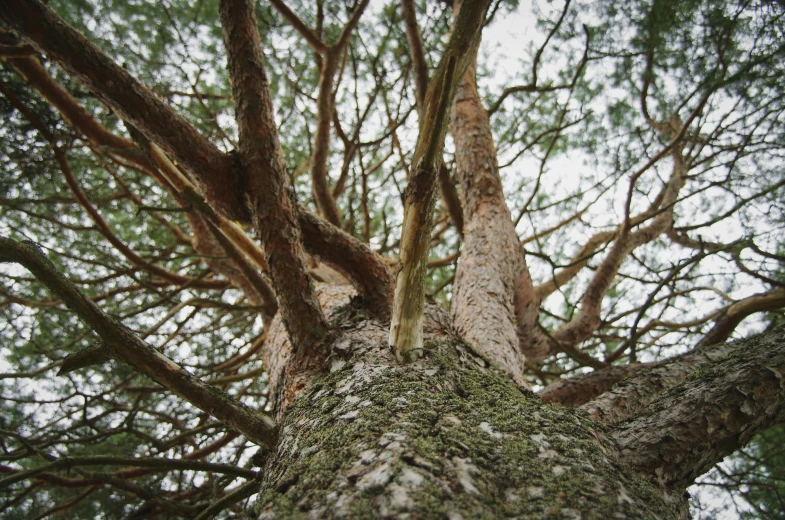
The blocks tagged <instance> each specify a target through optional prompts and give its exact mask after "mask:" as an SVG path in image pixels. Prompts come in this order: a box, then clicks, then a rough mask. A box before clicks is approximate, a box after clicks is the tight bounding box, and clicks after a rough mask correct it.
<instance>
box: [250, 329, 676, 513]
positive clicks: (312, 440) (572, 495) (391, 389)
mask: <svg viewBox="0 0 785 520" xmlns="http://www.w3.org/2000/svg"><path fill="white" fill-rule="evenodd" d="M461 352H463V354H464V356H463V359H462V358H461V355H460V354H461ZM467 352H468V351H467V349H465V348H463V349H461V346H460V345H456V344H455V343H454V342H452V341H441V342H431V343H430V344H429V348H428V349H426V355H425V358H424V359H422V360H420V361H418V362H417V363H416V364H415V365H407V366H397V365H395V364H394V363H392V362H390V363H378V364H371V363H367V362H365V361H357V362H351V363H347V364H346V365H345V366H343V367H342V368H341V369H340V370H337V371H335V372H333V373H331V374H328V375H326V376H324V377H322V378H320V380H318V381H317V382H315V383H314V384H313V386H312V388H311V390H310V392H309V393H308V394H307V395H306V396H304V397H303V398H301V399H299V400H298V402H297V403H296V404H295V405H294V406H293V407H292V408H291V409H290V410H289V412H288V413H287V417H286V421H285V423H284V427H283V431H282V434H281V439H282V440H281V444H280V445H279V449H278V453H277V455H276V456H275V457H273V458H272V460H271V461H270V464H269V465H268V480H267V482H266V483H265V489H264V491H263V493H262V495H261V498H260V500H259V504H258V509H259V511H260V512H261V517H262V518H308V517H314V516H317V517H319V518H323V517H332V516H340V515H341V514H349V515H350V517H351V518H379V517H380V516H385V515H386V516H395V517H399V516H401V515H403V516H406V515H409V516H410V517H412V518H461V517H462V518H466V519H468V518H500V517H510V518H512V517H514V518H531V519H535V518H537V519H539V518H549V517H552V518H670V517H672V516H673V512H672V511H673V510H672V509H671V508H670V506H669V505H668V504H666V502H665V501H664V499H663V497H662V495H661V494H660V493H659V492H658V491H657V490H656V489H655V488H654V487H652V486H651V485H650V484H649V483H648V482H646V481H644V480H642V479H640V478H638V477H636V476H634V475H632V474H631V472H630V471H629V470H628V469H627V468H626V467H625V466H624V465H623V464H622V463H621V462H620V461H619V460H617V459H616V457H615V454H614V451H613V449H612V448H611V447H610V445H609V444H606V443H605V441H603V439H604V438H605V434H604V431H603V427H602V426H600V425H598V424H597V423H594V422H592V421H590V420H589V419H588V418H587V417H586V416H585V415H584V414H582V413H581V412H578V411H575V410H572V409H566V408H562V407H555V406H548V405H544V404H543V403H542V402H541V401H540V400H539V398H537V397H534V396H533V395H529V394H525V393H522V392H521V391H520V390H519V389H518V388H517V387H516V386H515V385H514V384H513V383H512V382H511V381H510V380H508V379H507V378H505V377H503V376H501V375H499V374H496V373H494V372H493V371H491V370H489V369H487V368H485V367H482V366H480V365H481V364H482V362H481V360H478V359H477V358H475V357H474V356H473V355H472V356H466V353H467ZM478 361H480V362H479V363H478Z"/></svg>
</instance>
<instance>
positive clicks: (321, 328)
mask: <svg viewBox="0 0 785 520" xmlns="http://www.w3.org/2000/svg"><path fill="white" fill-rule="evenodd" d="M253 5H254V4H253V2H250V1H248V0H222V1H221V2H220V15H221V25H222V26H223V35H224V42H225V46H226V50H227V57H228V61H229V77H230V78H231V83H232V92H233V94H234V98H235V104H236V107H237V127H238V133H239V151H240V157H241V159H242V162H243V166H244V168H243V170H244V171H245V176H246V188H247V189H246V193H245V197H244V199H245V203H246V205H247V208H248V210H249V213H250V214H251V216H252V219H253V223H254V228H255V229H256V231H257V233H258V234H259V240H260V242H261V243H262V249H263V250H264V253H265V255H266V260H267V266H268V268H269V270H270V276H271V278H272V281H273V287H274V288H275V293H276V295H277V297H278V303H279V305H280V311H281V315H282V317H283V322H284V324H285V325H286V329H287V331H288V332H289V335H290V336H291V338H292V342H293V344H294V346H295V349H296V350H298V351H300V354H304V353H306V352H307V353H309V355H310V356H311V357H320V355H318V353H317V349H318V348H319V345H320V344H321V342H322V340H323V339H324V337H325V335H326V334H327V324H326V322H325V319H324V315H323V314H322V309H321V307H320V306H319V302H318V300H317V299H316V295H315V294H314V292H313V287H312V284H311V280H310V279H309V278H308V270H307V266H306V260H305V252H304V250H303V245H302V238H301V233H300V225H299V222H298V220H297V211H298V208H297V205H296V203H295V202H294V200H293V198H292V196H291V190H292V189H291V187H290V186H289V182H288V176H287V174H286V167H285V165H284V159H283V150H281V144H280V143H279V141H278V130H277V127H276V124H275V118H274V110H273V105H272V100H271V99H270V89H269V82H268V80H267V75H266V73H265V71H264V56H263V55H262V45H261V41H260V39H259V31H258V28H257V23H256V17H255V15H254V10H253Z"/></svg>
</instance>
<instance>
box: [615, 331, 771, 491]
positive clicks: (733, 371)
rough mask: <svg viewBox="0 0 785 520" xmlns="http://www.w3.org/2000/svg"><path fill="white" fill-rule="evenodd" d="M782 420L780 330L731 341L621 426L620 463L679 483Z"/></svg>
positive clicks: (665, 482)
mask: <svg viewBox="0 0 785 520" xmlns="http://www.w3.org/2000/svg"><path fill="white" fill-rule="evenodd" d="M783 419H785V329H783V328H779V329H777V330H775V331H773V332H770V333H768V334H765V335H763V336H758V337H756V338H753V339H749V340H745V341H740V342H737V343H733V344H731V346H730V348H729V351H728V352H727V354H726V355H725V356H724V357H723V358H722V359H720V360H719V361H718V362H715V363H711V364H707V365H705V366H704V367H702V368H700V369H698V370H697V371H694V372H693V373H692V374H690V375H689V376H688V377H687V380H686V381H685V382H684V383H682V384H680V385H678V386H675V387H673V388H671V389H670V390H669V391H668V392H666V393H664V394H662V396H661V397H660V398H659V399H657V400H656V401H654V402H653V403H652V404H650V405H649V406H648V407H647V408H646V409H645V410H644V411H642V412H641V414H639V415H638V416H636V417H635V418H634V419H632V420H630V421H628V422H625V423H622V424H620V425H618V426H617V427H616V428H615V430H614V431H613V434H612V436H613V438H614V439H615V440H616V442H617V443H618V445H619V447H620V449H621V453H622V455H623V456H624V459H625V461H627V462H628V463H629V464H631V465H632V466H633V467H635V468H636V469H637V470H638V471H640V472H641V473H646V474H649V475H656V477H657V480H658V481H659V483H660V484H663V485H666V486H669V487H671V488H676V489H679V488H683V487H686V486H688V485H690V484H691V483H692V482H693V481H694V480H695V478H697V477H698V476H700V475H702V474H703V473H705V472H706V471H708V470H709V469H711V467H712V466H713V465H714V464H716V462H717V461H718V460H721V459H722V458H723V457H725V456H727V455H730V454H731V453H733V452H734V451H735V450H737V449H738V448H740V447H741V446H744V445H745V444H747V443H748V442H749V441H750V440H752V438H753V437H754V436H755V435H756V434H757V433H759V432H761V431H763V430H765V429H766V428H768V427H769V426H771V425H773V424H775V423H777V422H779V421H782V420H783Z"/></svg>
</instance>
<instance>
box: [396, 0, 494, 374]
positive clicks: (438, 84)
mask: <svg viewBox="0 0 785 520" xmlns="http://www.w3.org/2000/svg"><path fill="white" fill-rule="evenodd" d="M488 3H489V1H488V0H478V1H476V2H466V4H465V5H463V7H462V8H461V11H460V13H459V14H458V18H457V20H456V23H455V29H454V31H453V34H452V36H451V37H450V41H449V42H448V44H447V48H446V49H445V51H444V54H443V56H442V61H441V63H440V65H439V68H438V69H437V70H436V74H435V75H434V78H433V80H432V81H431V83H430V85H429V87H428V92H427V94H426V97H425V110H424V112H423V119H422V123H421V125H420V135H419V137H418V139H417V146H416V148H415V152H414V157H413V160H412V166H413V168H412V171H411V174H410V177H409V183H408V185H407V188H406V196H405V200H404V217H403V226H402V230H401V267H400V270H399V271H398V277H397V280H396V285H395V301H394V304H393V314H392V324H391V326H390V338H389V343H390V345H391V346H393V348H394V349H395V353H396V356H397V357H398V359H400V360H405V359H412V358H414V357H416V356H417V355H418V354H419V352H420V351H421V350H422V323H423V309H424V300H425V275H426V270H427V264H428V243H429V236H428V235H429V233H430V228H431V220H432V218H433V203H434V196H435V191H436V190H435V186H436V178H437V175H438V172H439V168H440V167H441V163H442V150H443V148H444V137H445V134H446V133H447V123H448V117H449V110H448V109H449V106H450V103H451V102H452V97H453V93H454V92H455V87H456V85H457V83H458V82H459V81H460V80H461V79H462V78H463V75H464V74H465V73H466V69H467V68H468V66H469V63H470V61H471V59H472V57H473V55H474V49H475V47H476V46H477V44H478V43H479V38H480V29H481V27H482V21H483V17H484V14H485V9H486V8H487V6H488Z"/></svg>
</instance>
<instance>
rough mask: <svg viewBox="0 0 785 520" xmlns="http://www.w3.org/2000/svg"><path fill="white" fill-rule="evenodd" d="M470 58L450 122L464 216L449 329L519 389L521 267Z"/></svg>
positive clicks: (521, 363) (520, 369) (456, 96)
mask: <svg viewBox="0 0 785 520" xmlns="http://www.w3.org/2000/svg"><path fill="white" fill-rule="evenodd" d="M475 60H476V58H475ZM475 60H473V61H472V64H471V65H470V66H469V68H468V70H467V71H466V73H465V74H464V76H463V79H462V81H461V82H460V83H459V84H458V87H457V88H456V91H455V100H454V104H453V107H452V115H451V120H450V132H451V133H452V136H453V139H454V141H455V164H456V173H457V177H458V180H459V182H460V184H461V195H462V199H463V200H462V202H463V210H464V218H465V224H464V242H463V244H462V246H461V258H460V261H459V262H458V271H457V274H456V276H455V289H454V292H453V299H452V318H453V325H454V326H455V328H456V329H457V330H458V332H459V333H460V334H461V336H463V337H464V338H466V339H467V340H468V341H470V342H471V343H472V344H473V345H474V347H475V348H476V349H477V350H479V351H480V352H482V353H483V354H484V355H485V356H487V357H488V358H489V359H490V360H492V361H493V362H494V363H495V364H496V365H497V366H498V367H500V368H501V369H503V370H504V371H506V372H507V373H509V374H511V375H512V376H513V378H514V379H515V381H516V382H517V383H518V384H524V382H523V358H522V357H521V356H520V354H519V351H518V336H517V334H516V320H515V310H514V306H513V294H514V281H515V278H516V275H517V274H518V273H519V272H520V271H521V270H522V269H525V264H524V259H523V255H521V250H520V246H519V245H518V236H517V235H516V233H515V225H514V224H513V222H512V218H511V215H510V211H509V209H508V208H507V203H506V202H505V200H504V192H503V191H502V182H501V177H500V176H499V167H498V165H497V162H496V147H495V146H494V144H493V136H492V135H491V127H490V121H489V119H488V114H487V113H486V112H485V108H484V107H483V106H482V102H481V100H480V95H479V93H478V92H477V84H476V78H475V75H476V63H475Z"/></svg>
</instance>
